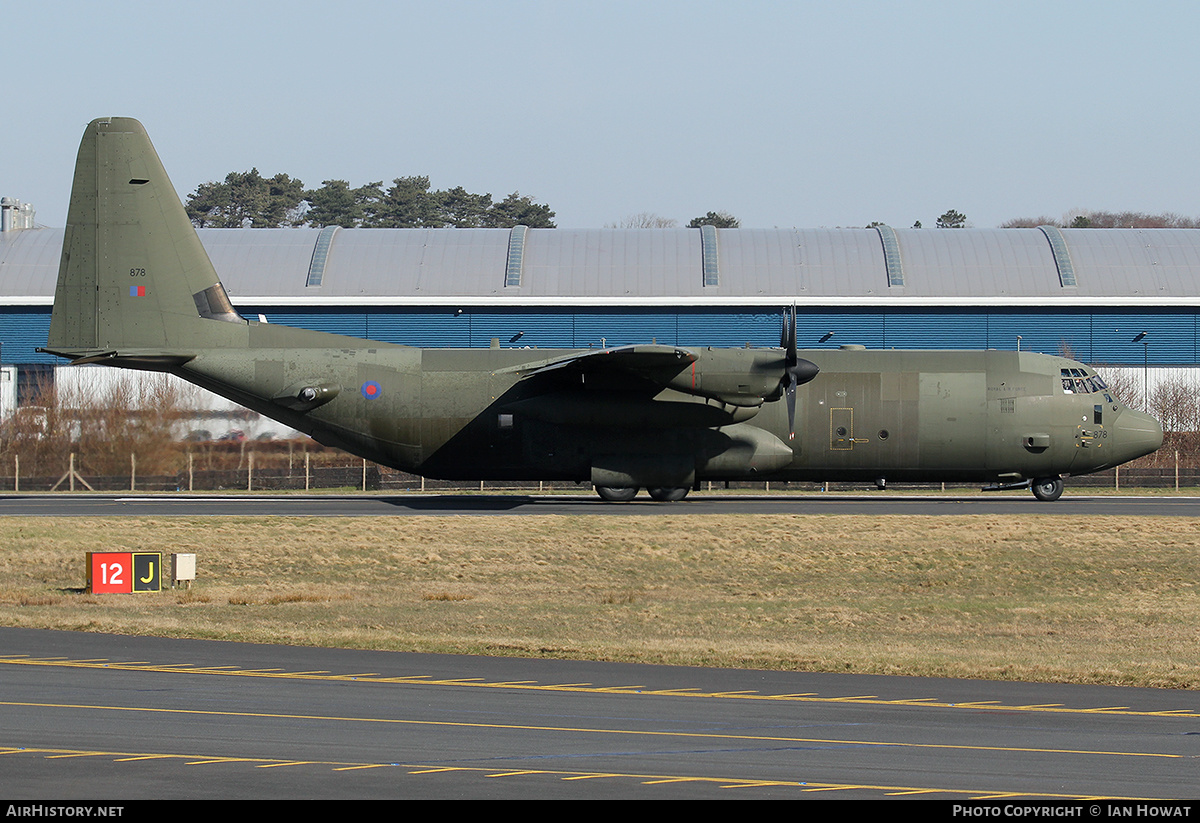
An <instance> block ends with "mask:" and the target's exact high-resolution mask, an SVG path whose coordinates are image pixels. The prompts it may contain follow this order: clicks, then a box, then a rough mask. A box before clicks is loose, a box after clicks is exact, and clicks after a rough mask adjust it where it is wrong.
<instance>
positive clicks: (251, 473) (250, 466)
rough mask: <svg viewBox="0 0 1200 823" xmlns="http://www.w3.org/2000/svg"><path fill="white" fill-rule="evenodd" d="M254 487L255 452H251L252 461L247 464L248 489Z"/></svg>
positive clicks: (250, 489)
mask: <svg viewBox="0 0 1200 823" xmlns="http://www.w3.org/2000/svg"><path fill="white" fill-rule="evenodd" d="M253 489H254V452H253V451H251V452H250V461H249V462H248V463H247V464H246V491H252V490H253Z"/></svg>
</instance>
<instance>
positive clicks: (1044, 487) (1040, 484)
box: [1030, 477, 1063, 503]
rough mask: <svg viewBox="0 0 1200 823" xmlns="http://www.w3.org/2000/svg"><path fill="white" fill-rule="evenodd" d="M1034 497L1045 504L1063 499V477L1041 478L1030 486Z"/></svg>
mask: <svg viewBox="0 0 1200 823" xmlns="http://www.w3.org/2000/svg"><path fill="white" fill-rule="evenodd" d="M1030 488H1031V489H1032V490H1033V496H1034V497H1036V498H1037V499H1038V500H1041V501H1042V502H1043V503H1051V502H1053V501H1055V500H1057V499H1058V498H1060V497H1062V493H1063V481H1062V478H1061V477H1039V478H1037V479H1035V480H1034V481H1033V483H1032V484H1031V485H1030Z"/></svg>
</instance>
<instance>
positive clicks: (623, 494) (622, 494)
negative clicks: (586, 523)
mask: <svg viewBox="0 0 1200 823" xmlns="http://www.w3.org/2000/svg"><path fill="white" fill-rule="evenodd" d="M647 491H648V492H650V497H651V498H653V499H654V500H657V501H658V502H660V503H674V502H675V501H677V500H682V499H683V498H685V497H687V493H688V492H689V491H691V489H689V488H688V487H687V486H655V487H654V488H651V489H647ZM637 493H638V490H637V488H636V487H624V486H597V487H596V494H598V495H600V498H601V499H602V500H607V501H608V502H609V503H628V502H629V501H630V500H632V499H633V498H635V497H637Z"/></svg>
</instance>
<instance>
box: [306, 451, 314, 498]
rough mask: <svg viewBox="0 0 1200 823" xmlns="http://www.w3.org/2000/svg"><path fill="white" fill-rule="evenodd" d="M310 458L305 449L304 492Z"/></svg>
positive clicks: (310, 455)
mask: <svg viewBox="0 0 1200 823" xmlns="http://www.w3.org/2000/svg"><path fill="white" fill-rule="evenodd" d="M311 457H312V454H311V453H310V452H309V451H308V450H307V449H305V451H304V490H305V491H308V469H309V458H311Z"/></svg>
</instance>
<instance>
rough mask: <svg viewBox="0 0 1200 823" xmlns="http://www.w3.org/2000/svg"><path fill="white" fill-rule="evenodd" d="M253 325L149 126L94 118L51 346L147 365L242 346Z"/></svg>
mask: <svg viewBox="0 0 1200 823" xmlns="http://www.w3.org/2000/svg"><path fill="white" fill-rule="evenodd" d="M220 320H225V321H231V324H232V323H236V324H239V325H240V326H241V327H242V328H243V329H245V328H246V322H245V321H244V320H243V319H242V318H241V317H239V316H238V314H237V312H236V311H235V310H234V308H233V306H232V304H231V303H230V302H229V298H228V296H227V295H226V294H225V289H224V287H223V286H222V285H221V281H220V279H219V278H218V277H217V273H216V271H215V270H214V269H213V266H212V263H211V262H210V261H209V259H208V254H207V253H206V252H205V251H204V247H203V246H202V245H201V244H200V239H199V238H198V237H197V236H196V231H195V229H193V227H192V224H191V221H190V220H188V217H187V213H186V212H185V211H184V209H183V204H182V203H180V201H179V196H178V195H177V194H176V192H175V188H174V186H172V185H171V181H170V179H168V177H167V173H166V171H165V170H164V169H163V165H162V162H161V161H160V160H159V158H158V153H157V152H156V151H155V150H154V146H153V145H152V144H151V143H150V138H149V137H148V136H147V134H146V130H145V129H144V128H143V127H142V124H141V123H139V122H138V121H137V120H134V119H132V118H127V117H112V118H103V119H99V120H93V121H92V122H91V123H90V124H89V125H88V127H87V131H86V132H84V135H83V140H82V142H81V143H80V145H79V155H78V157H77V159H76V163H75V180H74V184H73V186H72V189H71V202H70V207H69V209H68V212H67V229H66V234H65V236H64V238H63V251H62V259H61V261H60V263H59V269H58V284H57V286H56V288H55V292H54V311H53V313H52V315H51V319H50V334H49V339H48V341H47V344H46V351H49V352H51V353H53V354H57V355H60V356H63V357H70V358H73V359H75V360H77V361H81V360H88V361H93V360H107V361H108V362H112V363H113V364H114V365H130V366H135V367H142V368H155V367H161V366H162V365H166V364H169V363H172V362H174V363H178V362H183V361H184V360H186V359H188V358H189V354H188V352H189V350H193V349H195V348H196V347H200V346H204V345H208V346H212V345H213V344H214V338H215V339H216V340H220V341H221V342H220V344H221V345H237V343H235V342H234V339H231V338H234V337H235V336H234V335H231V334H230V333H229V332H232V330H233V329H234V328H236V326H232V325H231V324H225V323H213V322H212V321H220Z"/></svg>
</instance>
